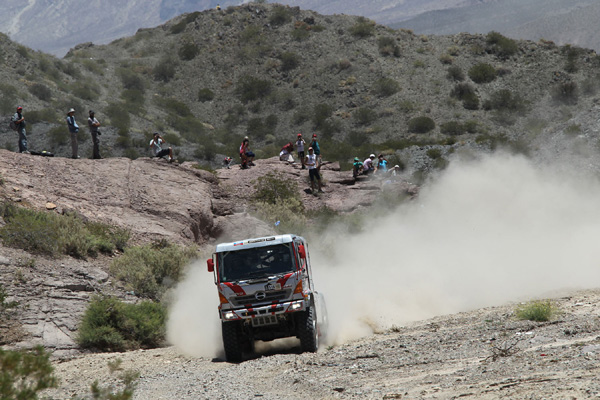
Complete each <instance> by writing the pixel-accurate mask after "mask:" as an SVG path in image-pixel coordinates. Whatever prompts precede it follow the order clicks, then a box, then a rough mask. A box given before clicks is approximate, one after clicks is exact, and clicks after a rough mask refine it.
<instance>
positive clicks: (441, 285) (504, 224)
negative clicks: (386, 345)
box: [168, 154, 600, 356]
mask: <svg viewBox="0 0 600 400" xmlns="http://www.w3.org/2000/svg"><path fill="white" fill-rule="evenodd" d="M559 167H560V168H559ZM344 229H345V228H341V229H336V227H335V226H333V227H331V229H329V231H328V232H326V233H325V234H323V235H321V236H319V237H317V238H315V237H310V238H309V240H310V242H309V248H310V253H311V261H312V265H313V273H314V275H315V280H314V282H315V285H316V287H317V289H318V290H319V291H321V292H322V293H323V294H324V295H325V298H326V301H327V308H328V315H329V322H330V327H329V332H330V335H329V338H328V342H329V343H331V344H340V343H343V342H345V341H348V340H351V339H356V338H358V337H361V336H365V335H369V334H371V333H373V332H374V331H377V330H380V329H385V328H389V327H391V326H393V325H398V326H399V325H402V324H406V323H408V322H410V321H416V320H422V319H426V318H430V317H433V316H436V315H442V314H448V313H454V312H460V311H466V310H471V309H475V308H479V307H485V306H491V305H500V304H505V303H506V302H512V301H524V300H530V299H533V298H538V297H541V296H551V295H555V294H557V293H558V292H559V291H567V290H574V289H584V288H592V287H598V286H599V285H600V268H599V267H600V246H598V245H597V244H596V241H597V240H598V238H600V183H599V182H598V180H597V179H595V178H594V177H592V176H582V174H581V173H578V172H577V171H569V168H565V165H560V166H556V168H555V167H554V166H539V165H536V164H534V163H533V162H532V161H530V160H528V159H526V158H524V157H520V156H513V155H507V154H496V155H493V156H486V157H483V158H480V159H477V160H463V161H461V160H457V161H453V162H452V163H451V164H450V166H449V167H448V168H447V169H446V170H445V171H444V172H443V173H442V174H441V175H440V176H438V177H437V178H436V179H434V180H433V181H432V182H431V183H429V184H427V185H425V186H424V187H423V188H422V190H421V193H420V195H419V198H418V199H417V200H414V201H412V202H410V203H409V204H406V205H404V206H402V207H400V208H398V209H397V210H395V211H394V212H392V213H391V214H389V215H386V216H385V217H377V218H375V217H373V218H371V219H370V220H369V221H368V223H367V224H366V226H364V227H363V229H362V230H361V231H360V232H350V233H349V232H347V231H345V230H344ZM217 304H218V297H217V291H216V289H215V287H214V284H213V280H212V275H211V274H209V273H208V272H206V264H205V263H204V262H199V263H198V264H196V265H193V266H192V267H191V268H190V271H189V273H188V277H187V279H186V280H185V281H184V282H182V283H181V284H180V285H179V286H178V288H177V290H176V293H175V300H174V301H173V306H172V307H171V310H170V316H169V321H168V339H169V341H170V342H171V343H173V344H175V345H176V346H177V347H179V348H180V349H181V350H182V351H183V352H184V353H186V354H191V355H196V356H215V355H218V354H219V352H222V350H221V349H222V345H221V339H220V323H219V319H218V315H217Z"/></svg>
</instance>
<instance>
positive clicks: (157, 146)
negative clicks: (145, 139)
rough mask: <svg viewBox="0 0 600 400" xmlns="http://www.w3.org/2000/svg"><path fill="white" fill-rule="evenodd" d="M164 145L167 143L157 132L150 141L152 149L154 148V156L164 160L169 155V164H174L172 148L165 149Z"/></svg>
mask: <svg viewBox="0 0 600 400" xmlns="http://www.w3.org/2000/svg"><path fill="white" fill-rule="evenodd" d="M163 143H165V140H164V139H163V138H162V136H160V134H159V133H158V132H155V133H154V137H153V138H152V140H150V147H151V148H152V154H154V157H159V158H162V157H164V156H166V155H168V156H169V162H173V149H172V148H170V147H169V148H166V149H163V148H162V145H163Z"/></svg>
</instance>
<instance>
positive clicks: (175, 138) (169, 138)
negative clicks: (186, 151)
mask: <svg viewBox="0 0 600 400" xmlns="http://www.w3.org/2000/svg"><path fill="white" fill-rule="evenodd" d="M163 138H164V139H165V142H167V143H168V144H170V145H171V144H172V145H173V146H181V137H180V136H179V135H178V134H176V133H165V134H164V135H163Z"/></svg>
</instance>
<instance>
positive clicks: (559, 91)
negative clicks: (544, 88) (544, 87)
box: [551, 82, 579, 105]
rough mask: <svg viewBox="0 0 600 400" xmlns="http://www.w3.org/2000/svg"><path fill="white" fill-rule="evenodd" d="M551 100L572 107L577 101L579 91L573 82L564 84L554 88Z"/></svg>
mask: <svg viewBox="0 0 600 400" xmlns="http://www.w3.org/2000/svg"><path fill="white" fill-rule="evenodd" d="M551 94H552V98H553V99H554V100H555V101H557V102H560V103H563V104H568V105H574V104H577V101H578V100H579V89H578V87H577V83H575V82H564V83H559V84H558V85H556V86H554V88H552V91H551Z"/></svg>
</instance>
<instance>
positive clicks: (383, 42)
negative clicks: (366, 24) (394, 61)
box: [377, 36, 400, 57]
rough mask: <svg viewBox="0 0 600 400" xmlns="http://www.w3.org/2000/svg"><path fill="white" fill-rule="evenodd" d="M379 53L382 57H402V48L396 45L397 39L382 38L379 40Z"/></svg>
mask: <svg viewBox="0 0 600 400" xmlns="http://www.w3.org/2000/svg"><path fill="white" fill-rule="evenodd" d="M377 46H379V53H380V54H381V55H382V56H394V57H400V47H398V45H397V44H396V39H395V38H393V37H389V36H382V37H380V38H378V39H377Z"/></svg>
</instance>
